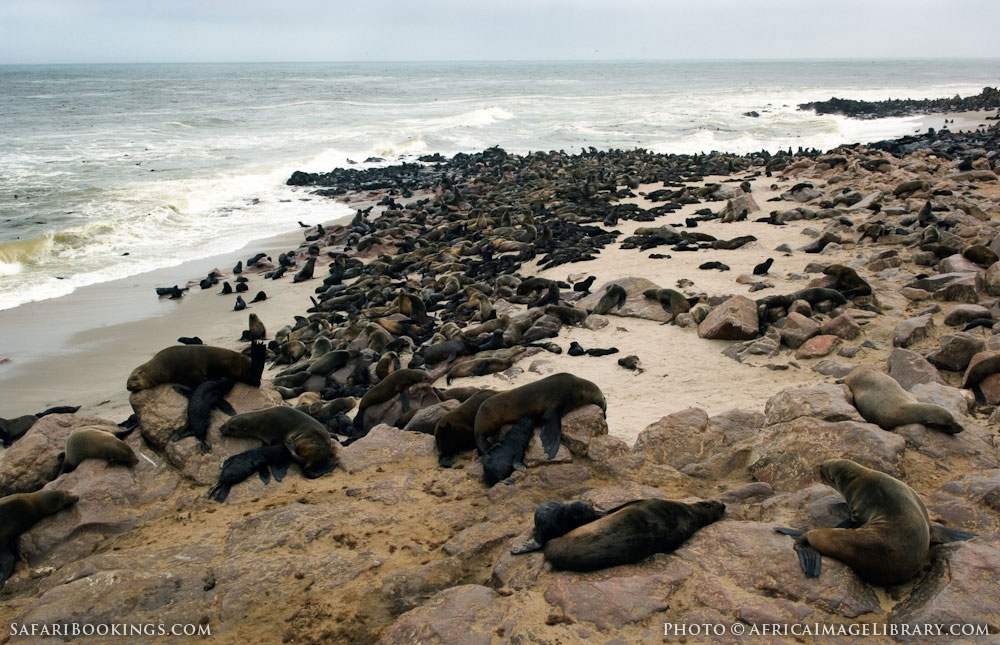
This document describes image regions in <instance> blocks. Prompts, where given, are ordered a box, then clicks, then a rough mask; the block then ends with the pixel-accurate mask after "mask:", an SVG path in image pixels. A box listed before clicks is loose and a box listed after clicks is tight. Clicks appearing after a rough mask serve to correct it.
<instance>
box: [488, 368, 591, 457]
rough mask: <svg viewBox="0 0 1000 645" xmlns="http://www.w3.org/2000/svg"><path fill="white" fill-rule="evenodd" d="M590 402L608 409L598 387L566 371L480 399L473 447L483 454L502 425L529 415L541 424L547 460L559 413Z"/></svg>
mask: <svg viewBox="0 0 1000 645" xmlns="http://www.w3.org/2000/svg"><path fill="white" fill-rule="evenodd" d="M590 403H593V404H594V405H598V406H600V408H601V409H602V410H604V411H605V412H606V411H607V409H608V404H607V403H606V402H605V400H604V394H603V393H602V392H601V388H599V387H597V385H595V384H594V383H591V382H590V381H588V380H586V379H582V378H579V377H577V376H574V375H572V374H568V373H566V372H561V373H559V374H553V375H552V376H546V377H545V378H543V379H540V380H538V381H535V382H533V383H528V384H526V385H522V386H520V387H516V388H514V389H512V390H507V391H506V392H501V393H500V394H498V395H496V396H494V397H491V398H490V399H489V400H487V401H485V402H483V404H482V405H481V406H480V408H479V412H478V413H477V414H476V422H475V426H474V428H475V437H476V447H477V448H479V451H480V452H481V453H483V454H486V451H487V450H489V447H490V444H491V443H492V442H493V441H494V440H495V439H496V435H497V433H499V432H500V429H501V428H502V427H503V426H505V425H507V424H508V423H514V422H515V421H517V420H518V419H520V418H521V417H531V418H532V419H534V420H535V421H537V422H539V423H540V424H541V426H542V430H541V438H542V446H544V448H545V452H546V454H548V456H549V459H551V458H552V457H554V456H555V454H556V452H558V451H559V440H560V438H561V437H562V416H563V415H564V414H566V413H567V412H570V411H571V410H575V409H576V408H579V407H581V406H584V405H588V404H590Z"/></svg>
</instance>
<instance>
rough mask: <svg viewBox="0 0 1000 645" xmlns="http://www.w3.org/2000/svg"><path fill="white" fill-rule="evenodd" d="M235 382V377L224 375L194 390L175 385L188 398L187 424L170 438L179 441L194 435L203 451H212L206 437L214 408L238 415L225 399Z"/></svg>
mask: <svg viewBox="0 0 1000 645" xmlns="http://www.w3.org/2000/svg"><path fill="white" fill-rule="evenodd" d="M235 384H236V382H235V381H233V379H231V378H229V377H228V376H224V377H222V378H220V379H210V380H208V381H205V382H203V383H201V384H199V385H198V387H196V388H195V389H194V391H191V390H184V389H181V388H179V387H176V386H175V387H174V390H175V391H177V392H178V393H179V394H181V395H182V396H186V397H187V398H188V406H187V424H185V426H184V427H183V428H181V429H180V430H178V431H177V432H176V433H174V435H173V436H172V437H170V440H171V441H179V440H181V439H184V438H185V437H194V438H195V439H197V440H198V443H200V444H201V451H202V452H210V451H211V450H212V447H211V446H210V445H208V441H206V440H205V437H206V435H207V434H208V425H209V419H210V416H211V413H212V408H218V409H219V410H222V412H223V413H225V414H228V415H229V416H236V410H235V409H234V408H233V406H231V405H230V404H229V403H228V402H227V401H226V399H225V396H226V395H227V394H229V391H230V390H232V389H233V386H234V385H235Z"/></svg>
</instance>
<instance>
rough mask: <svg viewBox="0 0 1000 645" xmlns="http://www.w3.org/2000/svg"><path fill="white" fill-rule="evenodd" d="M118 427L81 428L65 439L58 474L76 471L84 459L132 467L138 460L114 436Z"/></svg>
mask: <svg viewBox="0 0 1000 645" xmlns="http://www.w3.org/2000/svg"><path fill="white" fill-rule="evenodd" d="M117 431H119V428H118V426H111V425H108V426H82V427H80V428H77V429H75V430H73V432H71V433H70V434H69V437H67V438H66V449H65V451H64V453H63V460H62V467H61V468H60V469H59V474H60V475H61V474H63V473H69V472H73V471H74V470H76V467H77V466H79V465H80V462H82V461H83V460H84V459H103V460H104V461H106V462H108V464H110V465H114V464H121V465H123V466H134V465H136V464H137V463H138V462H139V460H138V459H137V458H136V456H135V453H134V452H132V448H130V447H129V445H128V444H127V443H125V442H124V441H122V440H121V439H119V438H118V437H116V436H115V435H114V433H115V432H117Z"/></svg>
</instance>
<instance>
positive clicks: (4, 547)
mask: <svg viewBox="0 0 1000 645" xmlns="http://www.w3.org/2000/svg"><path fill="white" fill-rule="evenodd" d="M77 499H79V498H78V497H77V496H76V495H74V494H72V493H69V492H66V491H64V490H39V491H35V492H34V493H18V494H16V495H8V496H7V497H4V498H2V499H0V588H2V587H3V586H4V584H5V583H6V582H7V579H8V578H10V574H11V573H13V572H14V562H15V561H16V559H17V558H16V557H15V549H16V540H17V537H18V536H19V535H21V534H22V533H24V532H25V531H27V530H28V529H30V528H31V527H32V526H34V525H35V523H36V522H38V520H40V519H42V518H43V517H48V516H49V515H54V514H55V513H58V512H59V511H61V510H62V509H64V508H66V507H68V506H72V505H73V504H75V503H76V501H77Z"/></svg>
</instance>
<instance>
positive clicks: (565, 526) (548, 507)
mask: <svg viewBox="0 0 1000 645" xmlns="http://www.w3.org/2000/svg"><path fill="white" fill-rule="evenodd" d="M605 515H606V514H605V513H602V512H601V511H599V510H597V509H596V508H594V507H593V506H592V505H590V504H588V503H587V502H580V501H576V502H570V503H568V504H563V503H560V502H545V503H544V504H542V505H541V506H539V507H538V508H536V509H535V529H534V531H532V534H531V537H530V538H529V539H528V540H527V541H526V542H524V543H523V544H521V546H518V547H515V548H513V549H511V550H510V553H511V555H521V554H522V553H531V552H532V551H539V550H541V549H542V547H544V546H545V544H546V543H547V542H548V541H549V540H553V539H555V538H557V537H561V536H563V535H566V534H567V533H569V532H570V531H572V530H573V529H575V528H577V527H580V526H583V525H584V524H589V523H591V522H593V521H594V520H599V519H601V518H602V517H604V516H605Z"/></svg>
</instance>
